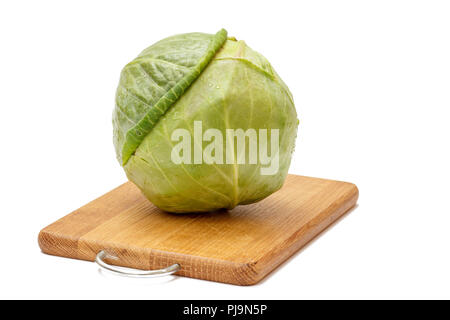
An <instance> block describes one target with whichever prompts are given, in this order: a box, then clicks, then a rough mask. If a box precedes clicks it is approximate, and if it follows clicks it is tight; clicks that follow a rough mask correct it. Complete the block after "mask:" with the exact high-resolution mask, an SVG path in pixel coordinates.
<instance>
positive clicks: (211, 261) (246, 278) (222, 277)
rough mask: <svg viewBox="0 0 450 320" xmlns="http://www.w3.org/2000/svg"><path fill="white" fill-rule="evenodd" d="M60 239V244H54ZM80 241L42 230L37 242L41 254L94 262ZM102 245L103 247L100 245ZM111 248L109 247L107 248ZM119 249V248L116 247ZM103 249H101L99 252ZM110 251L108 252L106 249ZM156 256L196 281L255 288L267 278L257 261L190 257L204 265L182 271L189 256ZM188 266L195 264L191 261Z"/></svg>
mask: <svg viewBox="0 0 450 320" xmlns="http://www.w3.org/2000/svg"><path fill="white" fill-rule="evenodd" d="M55 239H57V241H55ZM78 241H79V240H76V239H71V238H68V237H64V236H62V235H61V234H57V233H53V232H49V231H46V230H45V229H43V230H41V232H40V233H39V236H38V243H39V247H40V249H41V251H42V252H43V253H45V254H48V255H53V256H58V257H63V258H70V259H77V260H84V261H90V262H93V261H95V256H96V254H95V251H92V253H91V254H79V252H78V251H77V249H74V248H77V247H78ZM100 246H101V245H100ZM106 247H108V246H106ZM116 249H117V248H116ZM99 250H100V249H99ZM106 251H108V249H106ZM149 251H152V253H153V254H155V253H156V252H157V253H158V255H159V259H158V260H162V261H167V265H160V266H158V267H157V268H164V267H167V266H169V265H171V264H174V263H179V264H180V265H181V266H182V268H181V270H180V271H178V272H176V273H175V275H178V276H183V277H190V278H196V279H201V280H208V281H215V282H221V283H228V284H234V285H240V286H248V285H253V284H256V283H257V282H259V280H260V279H262V278H263V277H264V276H265V275H260V274H257V273H256V270H255V269H254V267H253V266H254V264H255V262H242V263H241V262H233V261H228V260H221V259H217V258H209V257H202V256H192V255H191V256H189V259H190V260H191V261H193V262H194V264H195V265H201V267H198V268H196V267H190V268H189V269H186V267H184V268H183V266H185V265H186V264H184V263H183V261H185V258H186V257H187V255H184V254H182V253H175V252H168V251H162V250H155V249H150V250H149ZM106 262H107V263H109V264H112V265H116V266H121V267H128V268H134V269H141V270H148V269H150V268H149V267H148V266H146V265H141V266H136V261H134V262H133V265H131V264H130V263H128V262H127V259H123V257H122V259H121V258H119V259H118V260H106ZM187 265H192V262H191V263H190V264H187ZM155 268H156V267H155ZM198 269H204V270H206V271H201V272H199V270H198ZM208 269H214V270H218V269H220V271H216V272H215V273H208V271H207V270H208Z"/></svg>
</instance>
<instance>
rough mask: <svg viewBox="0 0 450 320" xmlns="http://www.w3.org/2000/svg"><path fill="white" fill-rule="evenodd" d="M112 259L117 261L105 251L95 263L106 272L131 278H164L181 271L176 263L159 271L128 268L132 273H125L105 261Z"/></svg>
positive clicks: (122, 269)
mask: <svg viewBox="0 0 450 320" xmlns="http://www.w3.org/2000/svg"><path fill="white" fill-rule="evenodd" d="M105 258H110V259H117V257H115V256H113V255H110V254H108V253H107V252H105V251H104V250H102V251H100V252H99V253H98V254H97V256H96V257H95V262H96V263H97V264H98V265H99V266H100V267H102V268H103V269H105V270H108V271H111V272H114V273H117V274H120V275H124V276H129V277H163V276H168V275H171V274H173V273H175V272H177V271H178V270H180V265H179V264H178V263H175V264H173V265H171V266H169V267H167V268H164V269H157V270H136V269H130V268H126V269H127V270H130V271H125V270H124V268H122V267H116V266H112V265H110V264H107V263H106V262H105V261H103V259H105Z"/></svg>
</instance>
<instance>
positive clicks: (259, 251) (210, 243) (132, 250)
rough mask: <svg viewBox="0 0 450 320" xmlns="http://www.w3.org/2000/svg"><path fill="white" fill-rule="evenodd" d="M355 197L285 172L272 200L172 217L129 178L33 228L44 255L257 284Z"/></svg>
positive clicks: (345, 188) (347, 187) (350, 189)
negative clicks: (102, 254)
mask: <svg viewBox="0 0 450 320" xmlns="http://www.w3.org/2000/svg"><path fill="white" fill-rule="evenodd" d="M357 199H358V189H357V187H356V186H355V185H354V184H351V183H347V182H339V181H332V180H324V179H318V178H310V177H303V176H296V175H289V176H288V178H287V179H286V182H285V184H284V186H283V188H282V189H281V190H279V191H278V192H276V193H274V194H273V195H271V196H270V197H268V198H266V199H264V200H262V201H260V202H258V203H255V204H252V205H247V206H238V207H237V208H235V209H233V210H231V211H225V210H223V211H218V212H214V213H208V214H188V215H176V214H170V213H166V212H163V211H161V210H159V209H158V208H156V207H155V206H154V205H153V204H152V203H150V202H149V201H148V200H147V199H146V198H144V196H143V195H142V194H141V193H140V191H139V190H138V189H137V187H136V186H135V185H134V184H132V183H131V182H127V183H125V184H123V185H121V186H119V187H118V188H116V189H114V190H112V191H110V192H108V193H107V194H105V195H103V196H101V197H100V198H98V199H96V200H94V201H92V202H90V203H88V204H86V205H85V206H83V207H81V208H80V209H78V210H76V211H74V212H72V213H71V214H69V215H67V216H65V217H63V218H62V219H60V220H58V221H56V222H54V223H53V224H51V225H49V226H48V227H46V228H44V229H43V230H42V231H41V232H40V233H39V246H40V247H41V249H42V251H43V252H45V253H48V254H52V255H57V256H62V257H69V258H75V259H83V260H89V261H94V259H95V257H96V255H97V253H98V252H99V251H101V250H105V251H107V252H108V253H111V254H113V255H115V256H117V257H118V260H110V261H107V262H108V263H111V264H114V265H119V266H124V267H131V268H137V269H144V270H146V269H159V268H165V267H167V266H169V265H172V264H175V263H178V264H179V265H180V266H181V269H180V270H179V271H178V272H177V273H176V274H177V275H180V276H186V277H192V278H198V279H206V280H212V281H219V282H225V283H231V284H238V285H251V284H255V283H257V282H258V281H260V280H261V279H262V278H264V277H265V276H266V275H267V274H268V273H270V272H271V271H272V270H274V269H275V268H276V267H277V266H279V265H280V264H281V263H282V262H283V261H285V260H286V259H287V258H288V257H290V256H291V255H292V254H294V253H295V252H296V251H298V250H299V249H300V248H301V247H303V246H304V245H305V244H306V243H307V242H308V241H310V240H311V239H312V238H314V237H315V236H317V235H318V234H319V233H320V232H321V231H323V230H324V229H325V228H326V227H327V226H329V225H330V224H331V223H333V222H334V221H335V220H336V219H338V218H339V217H340V216H341V215H343V214H344V213H345V212H346V211H348V210H349V209H350V208H352V207H353V206H354V205H355V204H356V201H357Z"/></svg>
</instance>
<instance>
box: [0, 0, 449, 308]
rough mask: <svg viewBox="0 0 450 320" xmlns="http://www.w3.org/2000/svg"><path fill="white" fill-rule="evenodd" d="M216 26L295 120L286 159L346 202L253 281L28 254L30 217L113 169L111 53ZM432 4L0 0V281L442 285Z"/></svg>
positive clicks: (440, 94) (441, 168)
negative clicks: (277, 80) (251, 54)
mask: <svg viewBox="0 0 450 320" xmlns="http://www.w3.org/2000/svg"><path fill="white" fill-rule="evenodd" d="M221 27H224V28H226V29H227V30H228V32H229V34H230V35H232V36H236V37H237V38H238V39H243V40H245V41H246V42H247V43H248V45H249V46H250V47H252V48H254V49H255V50H257V51H259V52H261V53H263V54H264V55H265V56H266V57H267V58H268V59H269V61H270V62H271V63H272V65H273V66H274V68H275V69H276V70H277V71H278V73H279V74H280V75H281V77H282V78H283V79H284V80H285V82H286V83H287V84H288V86H289V87H290V89H291V91H292V93H293V95H294V100H295V102H296V106H297V109H298V114H299V118H300V121H301V125H300V128H299V137H298V140H297V145H296V152H295V155H294V158H293V161H292V166H291V170H290V171H291V172H292V173H297V174H302V175H308V176H317V177H323V178H331V179H338V180H344V181H350V182H354V183H356V184H357V185H358V187H359V189H360V199H359V206H358V208H357V209H355V210H353V212H351V213H350V214H349V215H347V216H346V217H345V218H344V219H342V220H341V221H340V222H339V223H338V224H336V225H335V226H334V227H333V228H331V229H330V230H329V231H327V232H326V233H324V234H323V235H322V236H321V237H319V238H318V239H317V240H315V241H314V242H313V243H312V244H311V245H309V246H308V247H306V248H305V249H304V250H302V251H301V252H300V253H299V254H296V255H295V256H294V257H293V258H291V259H290V260H289V261H288V262H287V263H285V264H283V265H282V267H280V268H279V269H277V270H276V272H274V273H273V274H272V275H270V276H269V277H268V278H267V279H265V280H264V281H263V282H262V283H260V284H258V285H256V286H252V287H239V286H233V285H226V284H218V283H213V282H208V281H201V280H194V279H188V278H180V277H174V278H170V279H153V280H152V279H149V280H138V279H129V278H121V277H115V276H111V275H104V274H101V273H99V272H98V268H97V267H96V265H95V264H93V263H90V262H83V261H76V260H69V259H64V258H58V257H52V256H48V255H44V254H42V253H41V252H40V250H39V247H38V244H37V235H38V232H39V230H40V229H41V228H43V227H45V226H46V225H48V224H49V223H51V222H53V221H54V220H56V219H58V218H60V217H62V216H63V215H65V214H67V213H69V212H71V211H72V210H75V209H77V208H78V207H80V206H82V205H83V204H85V203H86V202H88V201H90V200H93V199H94V198H96V197H98V196H100V195H101V194H103V193H105V192H106V191H109V190H110V189H112V188H114V187H116V186H117V185H119V184H121V183H123V182H124V181H125V180H126V177H125V175H124V173H123V171H122V169H121V167H120V166H119V164H118V163H117V161H116V159H115V154H114V150H113V145H112V125H111V113H112V109H113V105H114V93H115V89H116V85H117V82H118V78H119V73H120V70H121V68H122V67H123V66H124V65H125V64H126V63H127V62H129V61H130V60H132V59H133V58H134V57H135V56H136V55H137V54H138V53H139V52H140V51H141V50H142V49H144V48H145V47H147V46H148V45H150V44H152V43H153V42H155V41H157V40H160V39H161V38H164V37H166V36H170V35H173V34H176V33H185V32H193V31H200V32H207V33H215V32H216V31H217V30H219V29H220V28H221ZM449 37H450V4H449V2H445V1H307V2H302V1H257V2H256V1H255V2H251V1H242V0H240V1H229V0H228V1H220V2H219V1H217V2H213V1H123V2H116V1H73V2H68V1H64V2H62V1H28V2H25V1H8V2H6V1H4V2H2V3H1V4H0V110H1V113H0V117H1V123H0V137H1V138H0V139H1V149H0V150H1V151H0V152H1V156H0V170H1V177H0V188H1V190H0V199H1V202H0V212H1V220H0V250H1V258H0V298H145V299H155V298H177V299H182V298H183V299H191V298H192V299H197V298H204V299H205V298H210V299H214V298H217V299H231V298H233V299H241V298H247V299H252V298H254V299H258V298H270V299H278V298H286V299H294V298H295V299H299V298H344V299H347V298H363V299H365V298H388V299H389V298H450V255H449V251H450V250H449V244H450V210H449V209H450V204H449V199H450V195H449V191H450V190H449V185H448V183H449V180H450V170H449V165H450V151H449V137H450V128H449V122H450V111H449V110H450V41H449V39H450V38H449Z"/></svg>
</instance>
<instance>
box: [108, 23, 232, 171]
mask: <svg viewBox="0 0 450 320" xmlns="http://www.w3.org/2000/svg"><path fill="white" fill-rule="evenodd" d="M226 36H227V33H226V31H225V30H224V29H222V30H220V31H219V32H218V33H217V34H215V35H210V34H204V33H189V34H182V35H176V36H173V37H169V38H166V39H164V40H161V41H159V42H157V43H155V44H154V45H152V46H150V47H148V48H147V49H145V50H144V51H143V52H142V53H141V54H140V55H139V56H138V57H137V58H136V59H134V60H133V61H132V62H130V63H129V64H127V65H126V66H125V67H124V68H123V70H122V73H121V77H120V82H119V86H118V88H117V92H116V107H115V109H114V112H113V127H114V145H115V148H116V154H117V158H118V160H119V162H120V163H121V164H122V165H125V164H126V163H127V161H128V159H129V158H130V156H131V155H132V154H133V153H134V152H135V150H136V148H137V147H138V146H139V145H140V144H141V142H142V140H143V139H144V138H145V137H146V136H147V134H148V133H149V132H150V131H151V130H152V128H153V127H154V126H155V125H156V124H157V123H158V120H159V119H160V118H161V117H162V116H163V115H164V114H165V113H166V111H167V110H168V109H169V108H170V107H171V106H172V105H173V104H174V103H175V102H176V101H177V100H178V99H179V98H180V97H181V96H182V95H183V93H184V92H185V90H186V89H187V88H188V87H189V86H190V85H191V84H192V83H193V82H194V81H195V79H197V77H198V76H199V75H200V74H201V72H202V70H203V69H204V68H205V67H206V66H207V65H208V63H209V62H210V60H211V59H212V58H213V57H214V55H215V54H216V52H217V51H218V50H219V49H220V48H221V47H222V45H223V43H224V42H225V40H226Z"/></svg>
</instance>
